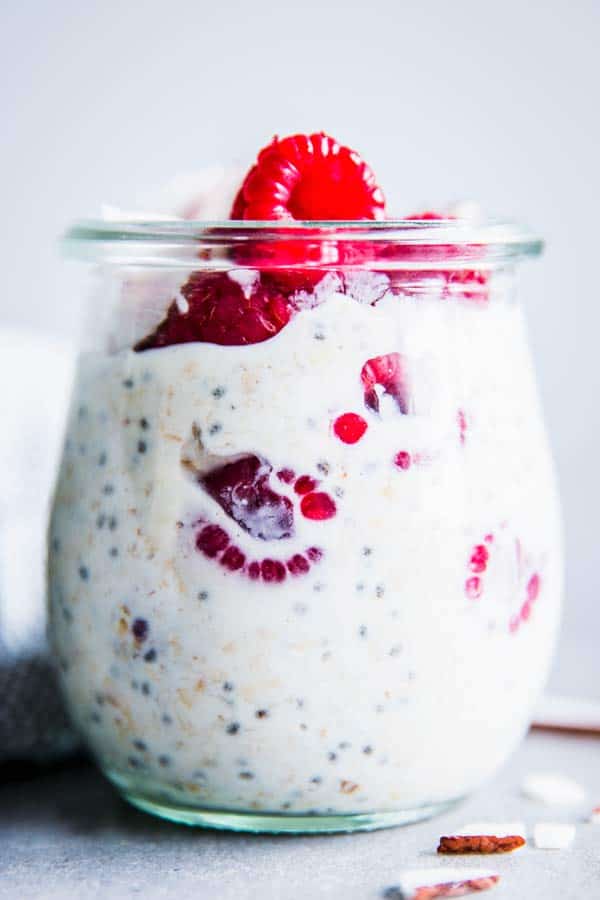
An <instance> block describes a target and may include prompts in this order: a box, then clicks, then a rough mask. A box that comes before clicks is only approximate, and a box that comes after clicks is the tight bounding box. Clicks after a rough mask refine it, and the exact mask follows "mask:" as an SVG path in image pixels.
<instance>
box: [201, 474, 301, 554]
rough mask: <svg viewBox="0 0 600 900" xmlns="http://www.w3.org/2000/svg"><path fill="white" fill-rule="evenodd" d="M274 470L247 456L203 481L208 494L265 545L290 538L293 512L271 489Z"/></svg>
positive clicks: (288, 503)
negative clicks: (271, 477)
mask: <svg viewBox="0 0 600 900" xmlns="http://www.w3.org/2000/svg"><path fill="white" fill-rule="evenodd" d="M270 474H271V466H270V465H269V463H267V462H266V461H265V460H261V459H259V458H258V456H244V457H242V458H241V459H238V460H237V461H236V462H231V463H226V464H225V465H224V466H220V467H219V468H217V469H213V470H212V471H211V472H209V473H208V475H204V476H202V477H201V478H200V482H201V484H202V485H203V487H204V488H205V490H206V491H207V493H208V494H209V495H210V496H211V497H212V498H213V500H216V502H217V503H218V504H219V506H220V507H221V508H222V509H223V510H224V511H225V512H226V513H227V515H228V516H231V518H232V519H233V520H234V521H235V522H237V523H238V525H240V526H241V527H242V528H243V529H244V530H245V531H247V532H248V533H249V534H250V535H252V537H255V538H261V539H262V540H265V541H270V540H280V539H281V538H288V537H290V536H291V535H292V534H293V531H294V510H293V506H292V502H291V500H290V499H289V498H288V497H284V496H282V495H281V494H277V493H276V492H275V491H274V490H273V489H272V488H271V487H270V486H269V483H268V481H269V476H270Z"/></svg>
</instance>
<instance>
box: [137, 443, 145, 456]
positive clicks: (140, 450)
mask: <svg viewBox="0 0 600 900" xmlns="http://www.w3.org/2000/svg"><path fill="white" fill-rule="evenodd" d="M147 449H148V445H147V444H146V441H138V445H137V451H138V453H145V452H146V450H147Z"/></svg>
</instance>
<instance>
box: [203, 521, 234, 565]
mask: <svg viewBox="0 0 600 900" xmlns="http://www.w3.org/2000/svg"><path fill="white" fill-rule="evenodd" d="M228 543H229V538H228V536H227V532H226V531H224V530H223V529H222V528H221V527H220V525H205V526H204V528H203V529H202V531H200V532H199V534H198V536H197V538H196V547H197V548H198V550H201V551H202V553H204V555H205V556H208V557H209V558H210V559H214V558H215V556H218V554H219V553H220V552H221V551H222V550H224V549H225V547H227V545H228Z"/></svg>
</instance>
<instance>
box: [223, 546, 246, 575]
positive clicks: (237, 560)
mask: <svg viewBox="0 0 600 900" xmlns="http://www.w3.org/2000/svg"><path fill="white" fill-rule="evenodd" d="M220 562H221V565H222V566H225V568H226V569H229V570H230V571H231V572H237V570H238V569H241V568H243V566H244V563H245V562H246V557H245V555H244V554H243V553H242V551H241V550H238V548H237V547H234V546H233V544H232V545H231V546H229V547H228V548H227V550H226V551H225V553H224V554H223V556H222V557H221V560H220Z"/></svg>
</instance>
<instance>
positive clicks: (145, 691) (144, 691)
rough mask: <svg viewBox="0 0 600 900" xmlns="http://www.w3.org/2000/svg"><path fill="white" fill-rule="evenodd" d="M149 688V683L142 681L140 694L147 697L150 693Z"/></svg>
mask: <svg viewBox="0 0 600 900" xmlns="http://www.w3.org/2000/svg"><path fill="white" fill-rule="evenodd" d="M150 690H151V688H150V684H149V683H148V682H147V681H144V683H143V684H142V694H143V695H144V696H145V697H148V696H149V695H150Z"/></svg>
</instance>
